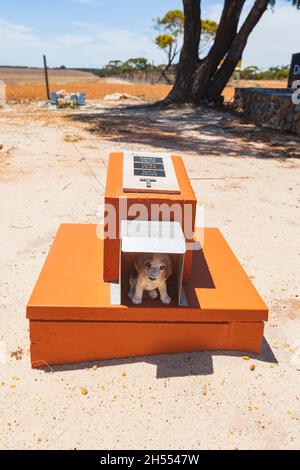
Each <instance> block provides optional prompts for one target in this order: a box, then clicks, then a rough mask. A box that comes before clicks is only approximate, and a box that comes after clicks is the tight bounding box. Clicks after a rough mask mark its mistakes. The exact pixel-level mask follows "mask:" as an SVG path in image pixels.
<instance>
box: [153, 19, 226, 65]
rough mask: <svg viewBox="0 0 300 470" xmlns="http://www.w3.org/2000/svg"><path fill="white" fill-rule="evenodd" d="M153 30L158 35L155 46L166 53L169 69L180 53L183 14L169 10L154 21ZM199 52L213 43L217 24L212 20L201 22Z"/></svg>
mask: <svg viewBox="0 0 300 470" xmlns="http://www.w3.org/2000/svg"><path fill="white" fill-rule="evenodd" d="M154 22H155V24H154V28H155V29H156V30H157V31H158V32H159V33H160V34H159V35H158V36H157V37H156V39H155V43H156V45H157V46H158V47H159V48H160V49H162V50H163V51H164V52H166V54H167V57H168V67H170V66H171V65H172V64H173V62H174V60H175V58H176V56H177V55H178V54H179V52H180V41H181V40H182V37H183V32H184V14H183V11H181V10H170V11H168V12H167V13H166V14H165V15H164V16H163V17H162V18H156V20H154ZM201 24H202V29H201V31H202V33H201V46H200V47H201V50H203V49H205V48H207V46H208V45H209V44H210V43H211V42H212V41H213V39H214V37H215V35H216V32H217V29H218V23H216V22H215V21H212V20H207V19H205V20H202V22H201Z"/></svg>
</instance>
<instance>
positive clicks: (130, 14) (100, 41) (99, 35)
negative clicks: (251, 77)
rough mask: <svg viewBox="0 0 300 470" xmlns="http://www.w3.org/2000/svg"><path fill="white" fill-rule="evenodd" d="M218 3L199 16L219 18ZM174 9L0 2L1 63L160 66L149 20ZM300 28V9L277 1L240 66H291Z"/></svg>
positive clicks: (133, 1) (152, 1)
mask: <svg viewBox="0 0 300 470" xmlns="http://www.w3.org/2000/svg"><path fill="white" fill-rule="evenodd" d="M222 4H223V1H221V0H202V8H203V16H204V17H208V18H210V19H214V20H218V19H219V17H220V13H221V10H222ZM251 4H252V1H251V0H247V8H248V9H249V7H250V6H251ZM174 8H182V2H181V0H163V1H162V0H52V1H46V0H43V1H41V0H40V1H38V0H26V1H24V0H9V1H6V0H1V9H0V64H2V65H3V64H6V65H28V66H39V65H41V56H42V54H43V53H46V54H47V56H48V62H49V65H50V66H60V65H66V66H68V67H72V66H77V67H99V66H102V65H104V64H105V63H107V62H108V61H109V60H110V59H119V60H126V59H127V58H130V57H137V56H145V57H147V58H148V60H149V61H151V62H152V61H153V60H154V61H155V63H162V62H163V61H164V55H163V53H161V52H160V51H159V50H158V49H157V47H156V46H155V44H153V39H154V36H155V32H154V31H153V29H152V20H153V18H155V17H157V16H162V15H163V14H164V13H165V12H166V11H168V10H169V9H174ZM247 8H246V11H245V14H246V12H247ZM299 25H300V11H298V10H296V9H295V8H292V7H291V6H290V5H289V4H288V2H286V1H285V0H277V6H276V9H275V12H271V11H269V12H267V13H266V14H265V16H264V18H263V19H262V21H261V23H260V24H259V25H258V27H257V29H256V30H255V32H254V33H253V35H252V37H251V39H250V40H249V43H248V46H247V49H246V51H245V55H244V60H243V63H244V66H246V65H253V64H256V65H258V66H260V67H268V66H272V65H279V64H287V63H289V62H290V58H291V54H292V53H295V52H300V27H299Z"/></svg>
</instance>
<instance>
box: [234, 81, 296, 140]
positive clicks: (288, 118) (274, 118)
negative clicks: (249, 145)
mask: <svg viewBox="0 0 300 470" xmlns="http://www.w3.org/2000/svg"><path fill="white" fill-rule="evenodd" d="M292 93H293V91H292V90H290V89H284V88H283V89H280V88H278V89H276V88H274V89H273V88H236V90H235V101H234V104H235V106H236V108H237V110H238V111H241V112H243V113H244V115H245V116H246V117H248V118H249V119H251V120H252V121H253V122H255V123H257V124H261V125H263V126H266V127H269V128H271V129H278V130H279V131H290V132H293V133H294V134H297V135H300V105H295V104H293V102H292Z"/></svg>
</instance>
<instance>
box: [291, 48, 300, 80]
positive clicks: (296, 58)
mask: <svg viewBox="0 0 300 470" xmlns="http://www.w3.org/2000/svg"><path fill="white" fill-rule="evenodd" d="M299 80H300V53H299V54H294V55H293V56H292V63H291V68H290V75H289V83H288V88H292V87H293V83H294V82H296V81H299ZM297 88H299V85H298V86H297Z"/></svg>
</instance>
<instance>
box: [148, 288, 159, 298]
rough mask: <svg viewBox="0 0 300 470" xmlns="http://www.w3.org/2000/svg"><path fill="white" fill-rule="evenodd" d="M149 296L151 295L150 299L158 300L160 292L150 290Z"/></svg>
mask: <svg viewBox="0 0 300 470" xmlns="http://www.w3.org/2000/svg"><path fill="white" fill-rule="evenodd" d="M148 295H149V297H150V299H157V297H158V292H157V290H150V291H149V292H148Z"/></svg>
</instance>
